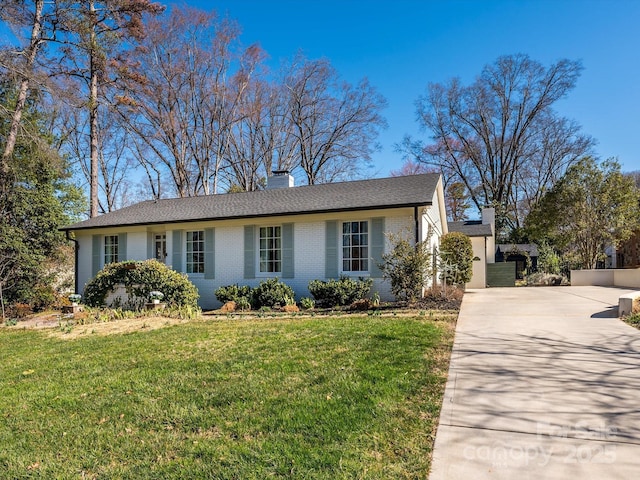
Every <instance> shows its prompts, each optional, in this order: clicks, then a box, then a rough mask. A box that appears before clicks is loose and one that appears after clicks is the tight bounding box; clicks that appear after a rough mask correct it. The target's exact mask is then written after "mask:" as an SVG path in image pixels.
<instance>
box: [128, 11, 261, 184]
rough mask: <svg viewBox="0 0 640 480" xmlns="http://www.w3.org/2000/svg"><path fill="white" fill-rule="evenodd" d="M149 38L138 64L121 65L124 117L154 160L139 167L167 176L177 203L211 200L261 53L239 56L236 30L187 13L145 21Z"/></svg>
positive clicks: (138, 54)
mask: <svg viewBox="0 0 640 480" xmlns="http://www.w3.org/2000/svg"><path fill="white" fill-rule="evenodd" d="M147 32H148V35H147V38H146V39H145V41H144V42H143V43H142V45H141V47H140V48H138V49H137V50H136V55H135V56H136V60H137V62H136V63H129V64H123V65H122V69H121V72H120V73H121V86H123V87H124V90H123V92H121V94H120V96H119V97H118V101H119V103H120V107H121V108H120V111H121V115H122V118H123V120H125V121H126V123H127V125H128V126H129V128H130V129H131V131H132V132H134V133H135V134H136V135H137V137H138V140H139V142H142V143H144V144H145V147H146V148H144V151H147V152H148V153H152V155H153V159H149V158H146V159H141V160H143V162H145V163H146V164H147V166H151V165H150V164H153V168H154V169H155V170H157V171H163V172H166V173H167V174H168V175H169V176H170V177H171V183H172V184H173V186H174V188H175V193H176V194H177V195H178V196H180V197H186V196H193V195H201V194H209V193H215V192H216V190H217V182H218V174H219V172H220V170H221V169H222V168H223V163H224V160H225V157H226V155H227V151H228V149H229V143H230V141H231V140H230V137H231V132H232V129H233V128H234V125H235V124H236V123H237V121H238V120H239V117H240V115H241V113H240V99H241V97H242V96H243V95H244V91H245V90H246V88H247V87H248V85H249V83H250V81H251V78H252V75H253V72H254V70H255V68H256V66H257V64H258V63H259V61H260V59H261V55H262V54H261V51H260V49H259V48H257V47H255V46H254V47H249V48H248V49H246V50H244V51H242V52H240V53H239V54H237V53H236V50H237V39H238V34H239V29H238V27H237V25H236V24H235V23H233V22H231V21H228V20H224V19H218V18H217V16H216V15H215V13H210V12H203V11H201V10H197V9H193V8H183V9H174V10H172V11H171V12H170V14H168V15H165V16H163V17H159V18H157V19H153V20H151V21H150V22H149V23H148V24H147ZM140 147H141V150H140V151H143V149H142V145H140Z"/></svg>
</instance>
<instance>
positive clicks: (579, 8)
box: [186, 0, 640, 176]
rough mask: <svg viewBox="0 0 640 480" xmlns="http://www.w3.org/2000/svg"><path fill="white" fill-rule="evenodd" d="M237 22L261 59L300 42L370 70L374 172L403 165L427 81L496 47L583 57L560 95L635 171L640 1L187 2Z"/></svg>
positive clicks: (275, 58)
mask: <svg viewBox="0 0 640 480" xmlns="http://www.w3.org/2000/svg"><path fill="white" fill-rule="evenodd" d="M186 3H187V4H190V5H194V6H197V7H200V8H203V9H212V8H213V9H215V10H217V11H218V12H219V13H221V14H227V15H228V16H229V17H231V18H233V19H235V20H237V21H238V22H239V24H240V25H241V27H242V29H243V34H242V37H241V40H242V42H243V43H244V44H246V45H249V44H252V43H256V42H257V43H259V44H260V45H261V46H262V48H263V49H264V50H266V52H267V53H268V54H269V55H270V65H272V66H273V68H277V66H278V65H279V62H280V61H281V60H283V59H286V58H289V57H291V56H292V55H294V54H295V53H296V52H297V51H298V50H302V51H303V52H304V53H305V54H306V56H307V57H309V58H319V57H326V58H328V59H329V60H330V61H331V63H332V64H333V66H334V67H335V68H336V69H337V70H338V72H339V73H340V74H341V75H342V76H343V78H344V79H346V80H347V81H350V82H356V81H358V80H359V79H361V78H363V77H367V78H368V79H369V80H370V82H371V84H372V85H374V86H375V87H376V88H377V89H378V90H379V91H380V93H382V94H383V95H384V96H385V98H386V99H387V101H388V103H389V106H388V108H387V109H386V110H385V111H384V115H385V117H386V119H387V122H388V124H389V127H388V128H387V130H385V131H384V132H383V133H382V134H381V136H380V137H379V141H380V143H381V144H382V150H381V151H379V152H377V153H376V154H375V155H374V162H375V168H374V170H375V171H374V172H372V173H373V175H375V176H387V175H388V173H389V171H390V170H392V169H397V168H399V167H400V166H401V164H402V159H401V156H400V154H398V153H396V152H395V151H394V144H396V143H398V142H400V141H401V140H402V137H403V136H404V135H405V134H411V135H413V136H422V138H426V135H427V134H426V133H421V132H420V131H419V129H418V126H417V123H416V121H415V106H414V102H415V100H416V99H417V98H418V96H419V95H421V94H422V93H423V92H424V91H425V88H426V85H427V84H428V83H429V82H443V81H446V80H447V79H449V78H451V77H456V76H457V77H460V78H461V79H462V80H463V81H464V82H465V83H470V82H471V81H473V79H474V78H475V77H476V76H477V75H478V74H479V73H480V71H481V69H482V67H483V66H484V65H486V64H488V63H492V62H493V61H494V60H495V59H496V58H497V57H498V56H500V55H506V54H513V53H525V54H528V55H529V56H530V57H531V58H532V59H534V60H537V61H540V62H541V63H543V64H544V65H549V64H550V63H552V62H554V61H557V60H558V59H561V58H569V59H571V60H581V61H582V63H583V66H584V71H583V73H582V76H581V77H580V79H579V81H578V85H577V87H576V88H575V89H574V90H573V91H572V92H571V93H570V95H569V97H568V98H567V99H564V100H562V101H561V102H559V104H558V105H557V110H558V111H559V112H560V113H561V114H562V115H563V116H566V117H569V118H573V119H575V120H577V121H578V122H579V123H580V124H581V125H582V127H583V131H584V132H585V133H588V134H590V135H591V136H593V137H594V138H595V139H596V140H597V141H598V144H597V146H596V153H597V155H598V156H600V157H601V158H608V157H617V158H618V160H619V161H620V162H621V164H622V167H623V170H624V171H631V170H640V151H639V148H638V144H639V139H640V132H638V123H639V122H638V116H639V115H640V1H637V0H491V1H489V0H485V1H480V0H475V1H474V0H451V1H445V0H440V1H432V0H421V1H420V0H385V1H382V0H343V1H337V0H215V1H204V0H201V1H196V0H188V1H187V2H186Z"/></svg>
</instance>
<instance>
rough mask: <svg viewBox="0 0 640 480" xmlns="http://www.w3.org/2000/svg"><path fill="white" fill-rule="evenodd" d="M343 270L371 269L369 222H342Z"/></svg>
mask: <svg viewBox="0 0 640 480" xmlns="http://www.w3.org/2000/svg"><path fill="white" fill-rule="evenodd" d="M342 271H343V272H368V271H369V222H368V221H366V220H365V221H362V222H343V223H342Z"/></svg>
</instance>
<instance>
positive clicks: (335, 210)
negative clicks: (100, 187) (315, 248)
mask: <svg viewBox="0 0 640 480" xmlns="http://www.w3.org/2000/svg"><path fill="white" fill-rule="evenodd" d="M430 205H433V202H432V201H426V202H412V203H403V204H396V205H375V206H362V207H351V208H331V209H322V210H306V211H296V212H279V213H264V214H259V215H236V216H228V217H206V218H192V219H181V220H165V221H157V222H136V223H127V224H119V225H118V224H113V225H97V226H96V225H93V226H87V227H79V228H73V225H69V226H67V227H63V228H59V229H58V231H60V232H76V231H81V230H99V229H104V228H116V227H141V226H144V225H171V224H176V223H196V222H216V221H223V220H246V219H249V218H266V217H287V216H299V215H311V214H325V213H344V212H362V211H366V210H388V209H391V208H414V207H423V206H430Z"/></svg>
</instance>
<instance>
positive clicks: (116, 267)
mask: <svg viewBox="0 0 640 480" xmlns="http://www.w3.org/2000/svg"><path fill="white" fill-rule="evenodd" d="M118 284H123V285H124V286H125V289H126V290H127V294H128V296H129V305H128V306H129V307H133V308H136V307H137V308H141V307H142V305H143V304H144V303H146V302H147V301H148V299H149V294H150V293H151V292H152V291H159V292H162V293H163V294H164V301H165V303H166V304H167V306H169V307H193V308H197V307H198V298H199V294H198V289H197V288H196V287H195V285H194V284H193V283H191V282H190V281H189V279H188V278H187V276H186V275H185V274H183V273H178V272H176V271H174V270H171V269H170V268H169V267H167V266H166V265H165V264H164V263H160V262H158V261H157V260H145V261H143V262H136V261H126V262H118V263H110V264H108V265H106V266H105V267H104V268H103V269H102V270H101V271H100V272H99V273H98V275H96V276H95V277H94V278H93V279H92V280H91V281H90V282H89V283H88V284H87V286H86V287H85V289H84V303H85V304H87V305H88V306H90V307H101V306H103V305H104V304H105V299H106V298H107V295H108V294H109V293H110V292H111V291H112V290H113V289H114V288H115V287H116V286H117V285H118Z"/></svg>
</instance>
